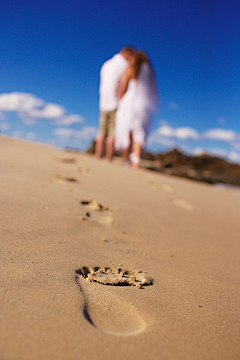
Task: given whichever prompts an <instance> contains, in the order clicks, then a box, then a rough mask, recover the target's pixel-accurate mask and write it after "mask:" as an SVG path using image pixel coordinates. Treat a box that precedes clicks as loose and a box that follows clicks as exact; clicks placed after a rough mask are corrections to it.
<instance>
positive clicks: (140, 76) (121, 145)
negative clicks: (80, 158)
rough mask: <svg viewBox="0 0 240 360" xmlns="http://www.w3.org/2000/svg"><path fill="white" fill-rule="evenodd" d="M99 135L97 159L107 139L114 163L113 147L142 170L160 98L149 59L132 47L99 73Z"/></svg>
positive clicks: (115, 56)
mask: <svg viewBox="0 0 240 360" xmlns="http://www.w3.org/2000/svg"><path fill="white" fill-rule="evenodd" d="M99 93H100V110H101V119H100V131H99V133H98V135H97V138H96V156H97V157H98V158H100V157H101V156H102V152H103V146H104V141H105V138H106V155H107V159H108V160H109V161H111V160H112V157H113V152H114V146H115V148H116V149H117V150H122V153H123V156H124V158H125V160H126V162H128V163H130V164H131V166H132V167H133V168H135V169H137V168H139V166H140V159H141V154H142V150H143V148H144V146H145V142H146V137H147V134H148V131H149V127H150V124H151V119H152V116H153V114H154V113H155V112H156V110H157V105H158V95H157V90H156V84H155V77H154V72H153V69H152V67H151V64H150V62H149V59H148V57H147V56H146V54H145V53H143V52H142V51H135V50H133V49H132V48H131V47H125V48H123V49H122V50H121V51H120V53H119V54H116V55H114V56H113V58H111V59H110V60H108V61H106V62H105V63H104V64H103V66H102V68H101V71H100V91H99Z"/></svg>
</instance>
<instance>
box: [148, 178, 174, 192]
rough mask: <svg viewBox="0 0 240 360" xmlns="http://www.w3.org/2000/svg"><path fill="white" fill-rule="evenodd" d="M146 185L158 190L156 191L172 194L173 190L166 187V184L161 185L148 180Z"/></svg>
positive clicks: (168, 186)
mask: <svg viewBox="0 0 240 360" xmlns="http://www.w3.org/2000/svg"><path fill="white" fill-rule="evenodd" d="M148 184H149V185H150V186H152V187H155V188H158V189H162V190H164V191H167V192H169V193H171V192H173V188H172V187H171V186H170V185H168V184H162V183H159V182H157V181H152V180H150V181H149V182H148Z"/></svg>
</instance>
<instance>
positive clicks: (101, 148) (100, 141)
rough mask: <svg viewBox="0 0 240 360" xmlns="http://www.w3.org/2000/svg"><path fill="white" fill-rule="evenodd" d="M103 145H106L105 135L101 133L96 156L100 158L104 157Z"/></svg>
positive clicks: (97, 141)
mask: <svg viewBox="0 0 240 360" xmlns="http://www.w3.org/2000/svg"><path fill="white" fill-rule="evenodd" d="M103 145H104V136H103V135H101V134H100V135H98V137H97V139H96V149H95V156H96V157H97V158H98V159H100V158H101V157H102V153H103Z"/></svg>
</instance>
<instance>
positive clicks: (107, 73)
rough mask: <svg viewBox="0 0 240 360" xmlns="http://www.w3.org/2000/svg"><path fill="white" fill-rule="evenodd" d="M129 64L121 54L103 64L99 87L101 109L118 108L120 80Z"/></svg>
mask: <svg viewBox="0 0 240 360" xmlns="http://www.w3.org/2000/svg"><path fill="white" fill-rule="evenodd" d="M128 66H129V65H128V62H127V60H126V59H125V58H124V57H123V56H122V55H121V54H116V55H114V56H113V57H112V58H111V59H109V60H107V61H106V62H105V63H104V64H103V65H102V67H101V70H100V88H99V95H100V100H99V107H100V110H103V111H104V110H105V111H111V110H116V109H117V106H118V102H119V85H120V80H121V78H122V75H123V73H124V71H125V70H126V69H127V67H128Z"/></svg>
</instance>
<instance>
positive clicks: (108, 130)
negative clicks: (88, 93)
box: [95, 47, 134, 161]
mask: <svg viewBox="0 0 240 360" xmlns="http://www.w3.org/2000/svg"><path fill="white" fill-rule="evenodd" d="M133 57H134V50H133V49H132V48H130V47H125V48H123V49H122V50H121V51H120V53H119V54H116V55H114V56H113V57H112V58H111V59H109V60H107V61H106V62H105V63H104V64H103V65H102V67H101V70H100V89H99V95H100V101H99V107H100V112H101V116H100V130H99V132H98V135H97V137H96V151H95V155H96V156H97V157H98V158H101V156H102V153H103V147H104V143H105V139H106V156H107V159H108V160H109V161H111V160H112V158H113V151H114V129H115V115H116V111H117V106H118V101H119V85H120V80H121V78H122V75H123V74H124V71H125V70H126V69H127V67H128V66H129V61H131V60H132V59H133Z"/></svg>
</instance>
